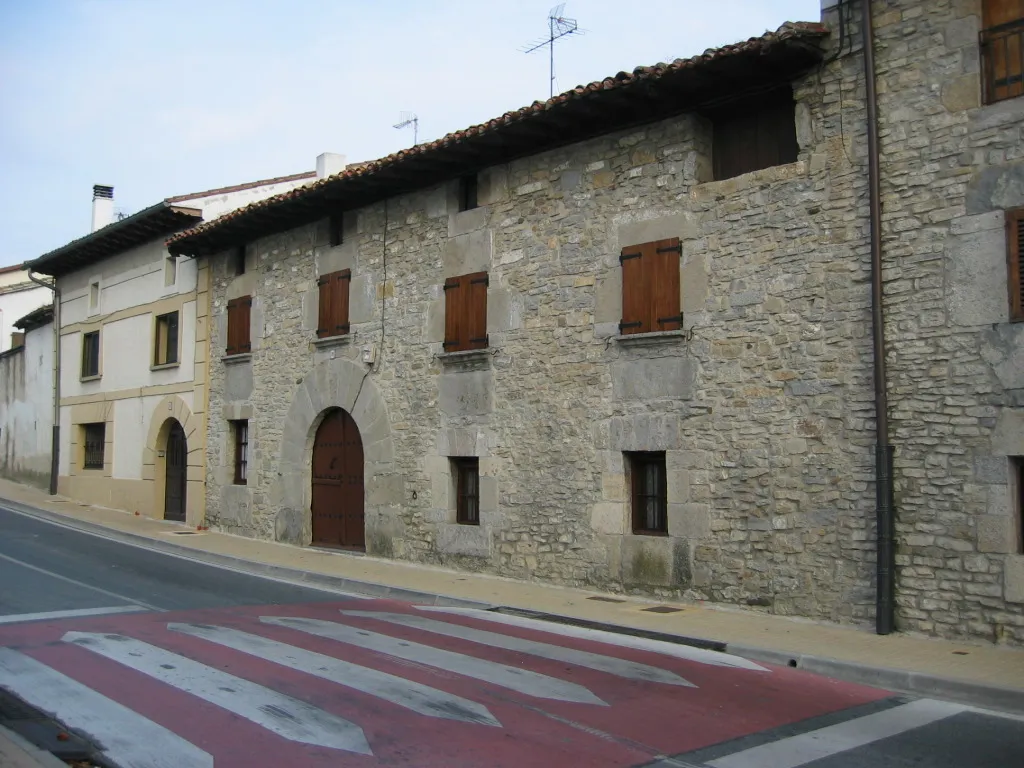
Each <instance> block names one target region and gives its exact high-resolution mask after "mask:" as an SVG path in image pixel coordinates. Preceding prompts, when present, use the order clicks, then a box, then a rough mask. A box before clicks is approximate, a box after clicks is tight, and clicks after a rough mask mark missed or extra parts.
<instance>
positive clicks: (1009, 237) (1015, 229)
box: [1006, 208, 1024, 320]
mask: <svg viewBox="0 0 1024 768" xmlns="http://www.w3.org/2000/svg"><path fill="white" fill-rule="evenodd" d="M1022 262H1024V208H1018V209H1017V210H1014V211H1007V212H1006V266H1007V270H1006V272H1007V283H1008V287H1009V291H1010V319H1011V320H1024V263H1022Z"/></svg>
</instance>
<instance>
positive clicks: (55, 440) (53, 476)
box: [28, 267, 60, 496]
mask: <svg viewBox="0 0 1024 768" xmlns="http://www.w3.org/2000/svg"><path fill="white" fill-rule="evenodd" d="M28 279H29V280H31V281H32V282H33V283H36V284H37V285H41V286H43V288H47V289H49V290H51V291H53V434H52V437H51V441H52V442H51V444H50V495H51V496H56V495H57V475H58V473H59V472H60V289H58V288H57V280H56V279H54V280H52V281H47V280H41V279H39V278H38V277H36V276H35V275H33V274H32V268H31V267H29V268H28Z"/></svg>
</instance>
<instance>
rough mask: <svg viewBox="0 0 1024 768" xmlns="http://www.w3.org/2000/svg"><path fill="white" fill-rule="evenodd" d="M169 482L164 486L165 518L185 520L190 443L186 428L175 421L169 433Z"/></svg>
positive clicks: (167, 454)
mask: <svg viewBox="0 0 1024 768" xmlns="http://www.w3.org/2000/svg"><path fill="white" fill-rule="evenodd" d="M166 459H167V461H166V464H167V482H166V485H165V487H164V519H165V520H177V521H179V522H182V523H183V522H185V488H186V484H187V482H188V444H187V443H186V442H185V430H183V429H182V428H181V424H179V423H178V422H174V424H173V425H172V426H171V431H170V433H169V434H168V435H167V453H166Z"/></svg>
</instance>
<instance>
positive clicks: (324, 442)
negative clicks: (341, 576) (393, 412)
mask: <svg viewBox="0 0 1024 768" xmlns="http://www.w3.org/2000/svg"><path fill="white" fill-rule="evenodd" d="M312 512H313V544H316V545H319V546H327V547H344V548H346V549H366V539H365V535H364V526H363V441H362V439H361V438H360V437H359V428H358V427H357V426H356V423H355V421H353V420H352V417H351V416H349V415H348V413H346V412H345V411H343V410H341V409H338V410H334V411H331V412H330V413H328V414H327V416H326V417H325V418H324V420H323V422H322V423H321V424H320V428H319V429H317V431H316V438H315V439H314V441H313V509H312Z"/></svg>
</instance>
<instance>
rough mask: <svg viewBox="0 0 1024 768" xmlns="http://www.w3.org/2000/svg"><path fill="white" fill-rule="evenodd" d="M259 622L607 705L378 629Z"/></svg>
mask: <svg viewBox="0 0 1024 768" xmlns="http://www.w3.org/2000/svg"><path fill="white" fill-rule="evenodd" d="M260 621H262V622H264V623H266V624H274V625H276V626H281V627H289V628H291V629H297V630H299V631H301V632H306V633H308V634H311V635H317V636H319V637H326V638H328V639H330V640H337V641H339V642H342V643H347V644H349V645H355V646H358V647H360V648H366V649H368V650H371V651H376V652H377V653H383V654H387V655H389V656H396V657H398V658H400V659H406V660H408V661H414V662H417V663H420V664H426V665H427V666H430V667H437V668H438V669H444V670H447V671H448V672H454V673H456V674H459V675H465V676H466V677H472V678H476V679H477V680H483V681H484V682H487V683H491V684H493V685H498V686H501V687H503V688H508V689H510V690H513V691H517V692H519V693H524V694H526V695H527V696H534V697H536V698H540V699H554V700H556V701H570V702H575V703H580V704H597V705H601V706H607V704H605V702H604V701H602V700H601V699H600V698H598V697H597V696H595V695H594V694H593V693H591V692H590V691H589V690H588V689H586V688H584V687H583V686H582V685H577V684H576V683H569V682H566V681H564V680H559V679H557V678H554V677H549V676H548V675H542V674H540V673H538V672H530V671H528V670H525V669H517V668H516V667H511V666H508V665H505V664H498V663H497V662H493V661H486V660H484V659H478V658H475V657H473V656H467V655H466V654H463V653H454V652H452V651H445V650H442V649H440V648H434V647H433V646H429V645H423V644H421V643H414V642H412V641H409V640H399V639H396V638H393V637H389V636H387V635H382V634H379V633H377V632H370V631H367V630H364V629H359V628H357V627H351V626H347V625H345V624H339V623H337V622H333V621H323V620H320V619H305V618H293V617H286V616H260Z"/></svg>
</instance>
